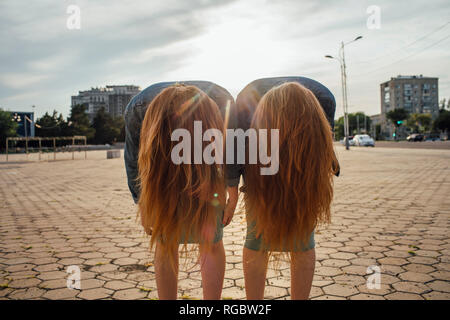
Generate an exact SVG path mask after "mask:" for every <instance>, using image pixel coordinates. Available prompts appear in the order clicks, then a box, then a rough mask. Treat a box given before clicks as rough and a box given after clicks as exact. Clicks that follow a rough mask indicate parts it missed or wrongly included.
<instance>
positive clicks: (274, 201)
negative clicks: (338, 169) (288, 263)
mask: <svg viewBox="0 0 450 320" xmlns="http://www.w3.org/2000/svg"><path fill="white" fill-rule="evenodd" d="M251 127H252V128H255V129H279V156H280V159H279V171H278V173H277V174H275V175H261V174H260V168H261V165H260V164H253V165H246V167H245V182H246V185H245V188H244V189H245V203H246V209H247V214H248V215H249V219H250V220H253V221H255V223H256V227H255V228H256V229H255V231H256V236H257V237H258V236H262V240H263V244H264V245H263V246H262V248H261V249H262V250H266V251H268V252H269V253H271V252H275V251H294V249H295V248H296V245H295V244H296V243H299V241H301V242H302V243H304V244H307V243H308V240H309V236H310V234H311V232H312V231H313V230H314V229H315V228H316V226H317V225H318V224H319V223H322V222H323V223H327V222H330V205H331V201H332V199H333V174H334V173H335V169H333V168H334V167H333V163H337V159H336V156H335V153H334V149H333V139H332V131H331V127H330V125H329V123H328V121H327V118H326V116H325V114H324V112H323V110H322V107H321V106H320V103H319V101H318V100H317V98H316V97H315V96H314V94H313V93H312V92H311V91H310V90H308V89H307V88H305V87H303V86H302V85H300V84H298V83H296V82H288V83H284V84H282V85H280V86H278V87H275V88H272V89H271V90H269V91H268V92H267V93H266V94H265V95H264V96H263V97H262V99H261V100H260V101H259V103H258V106H257V108H256V110H255V114H254V116H253V119H252V124H251ZM270 143H273V142H272V141H270ZM269 150H270V148H269ZM281 248H283V249H282V250H280V249H281Z"/></svg>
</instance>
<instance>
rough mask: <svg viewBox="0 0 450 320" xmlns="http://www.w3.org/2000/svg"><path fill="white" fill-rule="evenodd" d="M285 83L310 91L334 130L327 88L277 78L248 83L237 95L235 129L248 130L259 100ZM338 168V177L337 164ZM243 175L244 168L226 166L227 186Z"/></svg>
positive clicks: (304, 80)
mask: <svg viewBox="0 0 450 320" xmlns="http://www.w3.org/2000/svg"><path fill="white" fill-rule="evenodd" d="M285 82H298V83H300V84H301V85H303V86H304V87H305V88H308V89H309V90H311V91H312V92H313V93H314V95H315V96H316V98H317V100H319V103H320V105H321V106H322V108H323V110H324V112H325V115H326V117H327V119H328V122H329V123H330V126H331V129H334V113H335V111H336V101H335V99H334V96H333V94H332V93H331V91H330V90H328V88H327V87H325V86H324V85H322V84H321V83H319V82H317V81H315V80H312V79H309V78H305V77H277V78H264V79H258V80H255V81H253V82H251V83H249V84H248V85H247V86H246V87H245V88H244V89H242V91H241V92H240V93H239V95H238V96H237V99H236V110H235V111H234V112H233V113H232V114H233V115H234V116H235V117H236V119H237V121H236V122H237V127H238V128H241V129H243V130H244V131H246V130H247V129H248V128H250V124H251V121H252V117H253V114H254V112H255V110H256V107H257V105H258V102H259V100H260V99H261V98H262V96H263V95H264V94H265V93H266V92H267V91H269V90H270V89H271V88H273V87H276V86H279V85H281V84H283V83H285ZM336 165H337V167H338V172H337V173H336V175H337V176H338V175H339V164H338V163H337V164H336ZM243 173H244V166H243V165H241V164H232V165H227V170H226V178H227V185H229V186H237V185H238V184H239V180H240V176H241V175H242V174H243Z"/></svg>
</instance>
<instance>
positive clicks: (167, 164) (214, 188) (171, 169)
mask: <svg viewBox="0 0 450 320" xmlns="http://www.w3.org/2000/svg"><path fill="white" fill-rule="evenodd" d="M196 120H199V121H202V129H203V131H205V130H207V129H211V128H214V129H219V130H223V126H224V124H223V120H222V117H221V114H220V112H219V107H218V106H217V104H216V103H215V102H214V101H213V100H212V99H211V98H209V97H208V96H207V95H206V94H205V93H204V92H203V91H201V90H200V89H198V88H197V87H194V86H185V85H179V84H177V85H174V86H170V87H168V88H166V89H164V90H163V91H161V92H160V93H159V94H158V95H157V96H156V97H155V98H154V99H153V100H152V102H151V103H150V104H149V106H148V108H147V110H146V113H145V117H144V121H143V123H142V129H141V135H140V145H139V158H138V169H139V176H138V182H139V184H140V190H141V193H140V197H139V201H138V207H139V214H140V217H141V223H142V226H143V227H144V230H145V231H146V233H147V234H151V240H150V247H151V248H152V247H153V246H154V245H155V243H156V242H158V243H159V244H160V246H161V247H162V249H165V250H166V252H167V254H168V255H169V258H170V261H171V263H172V266H174V263H175V259H176V252H177V251H178V245H179V244H180V242H181V244H183V243H184V248H185V249H186V244H187V241H188V238H191V239H193V240H194V241H196V242H199V243H202V244H204V246H203V247H204V248H208V247H209V245H210V244H211V243H212V239H213V237H214V234H215V230H216V211H215V210H216V206H220V205H223V203H224V199H225V185H224V178H223V168H221V165H217V164H215V163H214V164H212V165H208V164H204V163H202V164H193V159H194V157H193V150H194V148H193V145H192V146H191V160H192V161H191V162H192V164H185V163H182V164H174V163H173V162H172V159H171V152H172V149H173V147H174V146H175V145H176V144H178V143H179V142H177V141H171V134H172V132H173V131H174V130H175V129H178V128H182V129H187V130H188V131H189V133H190V134H191V139H192V143H193V139H194V121H196ZM209 143H210V142H209V141H206V142H202V144H203V148H202V152H203V149H204V147H205V145H208V144H209Z"/></svg>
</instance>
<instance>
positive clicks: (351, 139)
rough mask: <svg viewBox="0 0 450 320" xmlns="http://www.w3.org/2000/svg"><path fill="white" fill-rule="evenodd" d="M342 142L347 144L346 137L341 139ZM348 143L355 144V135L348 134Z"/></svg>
mask: <svg viewBox="0 0 450 320" xmlns="http://www.w3.org/2000/svg"><path fill="white" fill-rule="evenodd" d="M341 143H342V144H343V145H344V146H345V138H344V139H342V140H341ZM348 144H349V145H350V146H354V145H355V141H354V140H353V136H348Z"/></svg>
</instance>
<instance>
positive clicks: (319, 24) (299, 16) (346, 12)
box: [0, 0, 450, 118]
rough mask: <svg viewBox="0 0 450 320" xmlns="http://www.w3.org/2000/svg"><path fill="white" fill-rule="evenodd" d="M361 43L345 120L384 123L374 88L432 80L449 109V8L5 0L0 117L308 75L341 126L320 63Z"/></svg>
mask: <svg viewBox="0 0 450 320" xmlns="http://www.w3.org/2000/svg"><path fill="white" fill-rule="evenodd" d="M71 5H75V6H77V8H79V10H80V11H79V17H80V19H79V21H80V25H79V27H80V28H79V29H78V28H69V27H68V26H67V23H68V20H69V22H73V21H75V20H73V18H74V14H73V11H69V12H68V7H69V6H71ZM373 5H375V6H376V8H375V10H377V8H378V9H379V15H377V14H376V12H375V11H373V8H370V7H371V6H373ZM368 10H369V11H368ZM377 17H379V19H378V20H377ZM374 19H375V20H374ZM368 21H369V24H368ZM378 22H379V23H378ZM69 25H70V26H73V24H70V23H69ZM357 36H362V37H363V38H362V39H361V40H358V41H355V42H352V43H349V44H348V45H346V46H345V58H346V65H347V78H348V80H347V81H348V84H347V86H348V100H349V112H356V111H362V112H365V113H366V114H369V115H373V114H378V113H380V92H379V91H380V87H379V85H380V83H382V82H385V81H388V80H389V79H390V78H391V77H395V76H397V75H399V74H400V75H420V74H423V75H424V76H428V77H438V78H439V99H442V98H446V99H447V100H448V99H449V98H450V1H448V0H428V1H423V0H410V1H402V0H398V1H380V0H371V1H365V0H352V1H350V0H338V1H331V0H320V1H317V0H315V1H314V0H164V1H161V0H133V1H131V0H120V1H119V0H116V1H113V0H96V1H87V0H39V1H16V0H1V1H0V108H3V109H5V110H10V111H32V106H33V105H34V106H35V108H34V110H35V112H36V115H37V116H38V117H39V116H42V115H43V114H44V113H45V112H46V111H48V112H52V111H53V110H54V109H56V110H57V111H58V112H61V113H62V114H63V115H64V116H66V117H67V116H68V115H69V113H70V103H71V96H72V95H76V94H77V93H78V91H80V90H88V89H90V88H91V87H104V86H106V85H121V84H130V85H138V86H140V87H141V88H142V89H144V88H146V87H147V86H149V85H151V84H153V83H157V82H161V81H179V80H209V81H213V82H215V83H217V84H218V85H220V86H222V87H224V88H226V89H227V90H228V91H229V92H230V93H231V94H232V95H233V96H234V97H236V96H237V94H238V93H239V91H240V90H242V89H243V88H244V87H245V85H246V84H248V83H249V82H251V81H253V80H255V79H259V78H263V77H272V76H305V77H309V78H312V79H315V80H317V81H319V82H321V83H322V84H324V85H325V86H327V87H328V88H329V89H330V90H331V92H332V93H333V94H334V95H335V98H336V101H337V109H336V118H337V117H339V116H340V115H342V114H343V110H342V100H341V99H342V96H341V78H340V66H339V62H338V61H337V60H333V59H326V58H325V57H324V56H325V55H333V56H338V52H339V45H340V42H341V41H344V42H350V41H352V40H353V39H355V38H356V37H357Z"/></svg>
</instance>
